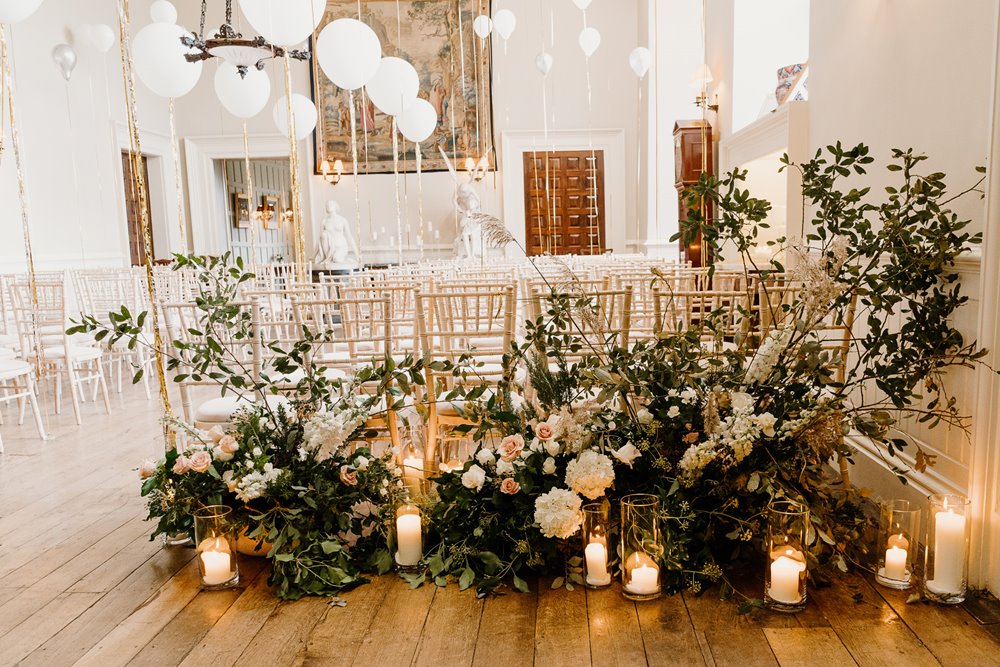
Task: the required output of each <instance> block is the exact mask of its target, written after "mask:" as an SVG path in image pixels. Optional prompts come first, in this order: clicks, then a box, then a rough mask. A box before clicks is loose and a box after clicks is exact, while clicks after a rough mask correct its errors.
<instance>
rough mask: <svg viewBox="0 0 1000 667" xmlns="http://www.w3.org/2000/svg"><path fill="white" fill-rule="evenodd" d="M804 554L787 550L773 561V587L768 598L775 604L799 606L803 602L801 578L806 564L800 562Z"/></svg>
mask: <svg viewBox="0 0 1000 667" xmlns="http://www.w3.org/2000/svg"><path fill="white" fill-rule="evenodd" d="M801 558H802V552H800V551H797V550H794V549H786V550H785V552H784V553H783V554H782V555H780V556H778V557H777V558H775V559H774V560H772V561H771V586H770V588H769V589H768V591H767V594H768V596H769V597H770V598H771V599H772V600H774V601H775V602H783V603H785V604H798V603H799V602H801V601H802V593H800V592H799V578H800V576H801V573H802V572H805V569H806V564H805V563H804V562H802V560H800V559H801Z"/></svg>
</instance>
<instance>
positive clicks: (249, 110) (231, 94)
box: [215, 62, 271, 118]
mask: <svg viewBox="0 0 1000 667" xmlns="http://www.w3.org/2000/svg"><path fill="white" fill-rule="evenodd" d="M215 94H216V95H217V96H218V97H219V101H220V102H222V106H224V107H225V108H226V111H228V112H229V113H231V114H233V115H234V116H236V117H237V118H252V117H253V116H256V115H257V114H259V113H260V112H261V111H263V110H264V107H265V106H267V100H268V99H269V98H270V97H271V77H269V76H268V75H267V74H266V73H265V72H262V71H261V70H259V69H257V68H256V67H251V68H250V69H248V70H247V73H246V76H243V77H241V76H240V72H239V70H238V69H236V65H233V64H231V63H227V62H220V63H219V69H217V70H215Z"/></svg>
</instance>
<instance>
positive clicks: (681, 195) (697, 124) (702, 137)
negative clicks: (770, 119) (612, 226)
mask: <svg viewBox="0 0 1000 667" xmlns="http://www.w3.org/2000/svg"><path fill="white" fill-rule="evenodd" d="M714 164H715V155H714V154H713V151H712V126H711V125H710V124H709V123H708V121H703V120H680V121H677V123H676V124H675V125H674V186H675V187H676V188H677V197H678V201H679V207H680V209H679V211H678V217H679V219H680V220H681V221H682V222H683V221H684V220H687V216H688V210H689V209H690V208H691V204H690V203H689V202H688V201H687V189H688V188H689V187H690V186H692V185H694V184H695V183H697V182H698V179H699V178H701V175H702V173H707V174H711V173H713V171H714V166H713V165H714ZM695 206H701V207H702V208H703V213H704V216H705V218H706V219H711V217H712V210H711V203H710V202H700V203H699V202H696V203H695ZM681 261H688V262H691V266H706V265H708V264H710V263H711V262H712V258H711V257H708V256H707V253H706V252H705V250H704V249H703V247H702V243H701V234H698V237H697V238H696V239H694V240H693V241H692V242H691V243H688V244H685V243H684V242H683V240H682V241H681Z"/></svg>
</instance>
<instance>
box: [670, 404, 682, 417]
mask: <svg viewBox="0 0 1000 667" xmlns="http://www.w3.org/2000/svg"><path fill="white" fill-rule="evenodd" d="M680 415H681V409H680V408H679V407H677V406H676V405H671V406H670V409H669V410H667V416H668V417H670V418H671V419H677V418H678V417H679V416H680Z"/></svg>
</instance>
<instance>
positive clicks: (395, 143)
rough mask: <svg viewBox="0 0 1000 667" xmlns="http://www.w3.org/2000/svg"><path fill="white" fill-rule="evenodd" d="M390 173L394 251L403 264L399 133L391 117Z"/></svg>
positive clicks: (394, 119)
mask: <svg viewBox="0 0 1000 667" xmlns="http://www.w3.org/2000/svg"><path fill="white" fill-rule="evenodd" d="M392 173H393V175H394V176H395V178H396V250H398V251H399V255H398V256H399V263H400V264H402V263H403V218H402V205H401V204H400V201H399V133H398V132H397V128H396V117H395V116H393V117H392Z"/></svg>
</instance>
